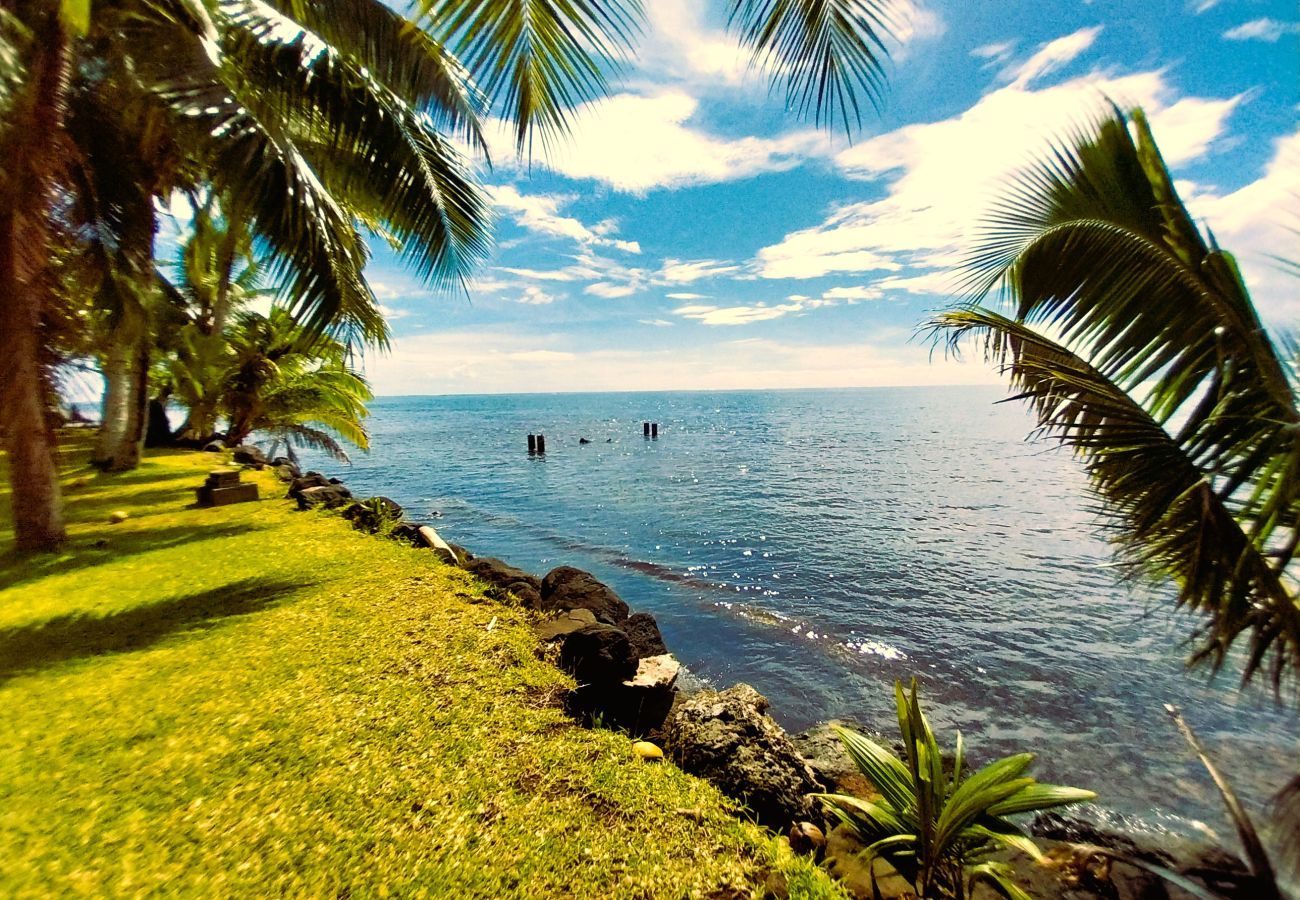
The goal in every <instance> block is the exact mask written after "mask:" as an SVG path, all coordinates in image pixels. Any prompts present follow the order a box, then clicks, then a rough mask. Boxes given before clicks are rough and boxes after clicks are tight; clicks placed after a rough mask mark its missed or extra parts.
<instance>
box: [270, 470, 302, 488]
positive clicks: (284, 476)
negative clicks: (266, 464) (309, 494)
mask: <svg viewBox="0 0 1300 900" xmlns="http://www.w3.org/2000/svg"><path fill="white" fill-rule="evenodd" d="M271 471H273V472H275V477H276V478H278V479H280V480H281V481H283V482H284V483H285V484H290V483H292V482H293V480H294V479H295V478H297V477H298V469H297V468H296V467H295V468H290V467H289V466H272V467H271Z"/></svg>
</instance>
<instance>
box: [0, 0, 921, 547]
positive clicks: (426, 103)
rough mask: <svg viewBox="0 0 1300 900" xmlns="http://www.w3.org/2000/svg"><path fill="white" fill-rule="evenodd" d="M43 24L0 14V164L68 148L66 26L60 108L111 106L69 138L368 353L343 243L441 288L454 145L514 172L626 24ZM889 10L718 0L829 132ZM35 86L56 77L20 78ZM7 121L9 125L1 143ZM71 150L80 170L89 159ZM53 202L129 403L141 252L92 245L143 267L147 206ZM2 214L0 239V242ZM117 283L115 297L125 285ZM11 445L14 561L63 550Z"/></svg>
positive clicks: (38, 13)
mask: <svg viewBox="0 0 1300 900" xmlns="http://www.w3.org/2000/svg"><path fill="white" fill-rule="evenodd" d="M48 6H49V4H47V3H42V2H40V0H0V11H3V12H4V13H5V16H4V17H3V18H2V19H0V104H5V103H9V102H10V100H9V99H8V98H9V97H10V96H17V97H34V98H38V99H39V101H40V102H39V103H37V104H36V105H35V106H33V107H32V108H33V109H34V110H37V112H36V113H33V114H32V115H29V116H27V118H25V119H24V118H22V117H18V116H11V115H9V116H6V118H5V120H4V122H3V124H0V129H2V130H3V131H4V134H3V135H2V136H0V147H3V148H4V149H5V150H6V158H14V159H18V160H20V161H22V160H26V161H33V160H35V161H45V160H57V159H62V158H66V157H69V156H72V155H73V154H71V153H56V152H53V151H54V150H55V149H57V148H56V147H55V146H54V144H55V143H57V144H58V146H59V147H63V146H65V145H69V144H70V143H71V142H69V141H68V140H67V139H66V138H67V135H66V128H65V127H64V124H65V122H64V114H63V111H64V103H63V96H64V94H65V93H66V88H65V85H66V82H67V78H66V77H64V76H65V73H67V72H68V71H69V68H70V67H71V66H72V60H73V57H72V53H71V45H70V44H69V42H68V41H67V39H66V30H65V25H64V21H65V18H66V20H67V21H75V22H76V23H77V25H78V27H79V28H80V30H81V32H82V33H88V36H87V38H86V39H84V40H79V41H78V42H77V43H76V50H77V56H76V61H77V65H76V66H75V67H72V68H74V69H75V72H76V73H77V74H78V76H79V77H81V78H82V79H83V80H85V81H87V82H88V84H87V90H86V91H85V92H84V95H82V96H84V99H85V100H86V101H87V102H94V101H96V100H102V99H103V98H105V97H109V96H111V97H113V100H112V101H111V105H110V106H108V107H107V108H106V109H104V110H103V111H104V112H105V113H120V116H118V117H117V118H116V119H114V118H113V116H112V115H107V114H106V115H101V116H99V117H94V116H89V117H86V118H85V119H84V121H87V122H90V123H95V122H99V123H101V124H103V125H104V127H105V129H106V130H108V131H110V132H111V131H113V130H116V131H117V132H118V133H119V134H120V135H121V138H122V139H121V141H120V143H121V144H122V145H123V146H125V147H131V148H134V150H133V155H134V156H135V163H137V164H138V166H137V167H133V168H132V169H130V170H128V171H131V172H132V173H133V175H134V176H135V177H134V178H133V181H134V182H135V187H136V188H137V190H136V194H137V195H138V196H142V197H147V198H152V197H158V196H166V195H167V194H169V193H170V192H171V191H173V190H175V189H177V188H186V187H189V188H194V187H195V186H197V185H198V184H199V183H200V182H204V181H206V182H209V183H210V184H211V186H212V188H213V190H214V191H215V192H216V193H217V194H218V195H219V196H221V197H222V199H223V204H225V211H226V212H227V213H228V214H229V215H230V216H232V217H233V218H234V219H237V220H240V221H247V222H249V223H250V227H251V228H252V230H253V232H254V234H255V235H256V237H257V240H258V242H259V245H260V246H261V247H262V248H263V249H264V250H265V251H266V253H267V255H268V257H269V260H270V262H269V265H270V269H271V272H272V275H273V277H274V280H275V281H276V282H277V283H279V284H280V285H281V287H282V297H281V300H282V302H283V303H284V304H285V305H286V307H288V308H289V309H290V310H292V311H293V313H294V314H295V315H296V316H298V317H299V318H300V319H301V321H302V322H303V323H304V324H305V325H306V327H307V328H308V329H309V330H310V331H312V332H313V333H322V332H326V331H330V330H332V329H340V328H341V329H344V330H346V331H348V332H349V333H350V334H352V335H353V336H356V337H359V338H360V339H362V340H367V341H370V342H375V343H379V344H382V343H383V342H384V340H385V338H386V336H387V331H386V327H385V325H384V322H383V319H382V317H381V316H380V314H379V313H378V305H377V303H376V302H375V299H374V296H373V294H372V293H371V292H370V290H369V287H368V286H367V285H366V283H365V280H364V278H363V277H362V275H361V272H362V268H363V266H364V264H365V260H366V245H365V241H364V239H363V232H364V231H366V230H370V231H382V232H383V233H384V234H385V235H386V236H389V237H391V238H392V239H393V240H395V241H396V242H397V243H398V244H399V245H400V246H401V248H402V253H403V255H404V256H405V258H406V259H407V261H408V262H409V263H410V264H411V266H412V267H413V269H414V270H415V271H416V272H417V274H419V275H420V276H421V277H423V278H425V279H426V280H428V281H429V282H431V283H434V284H440V285H450V284H456V283H458V282H460V281H461V280H462V279H463V277H464V276H465V274H466V273H467V272H468V271H469V270H470V269H471V268H472V267H473V265H474V264H475V263H476V262H477V261H478V260H480V259H481V258H482V257H483V256H484V254H485V253H486V250H487V227H488V223H489V215H488V209H487V205H486V201H485V198H484V194H483V192H482V191H481V189H480V187H479V185H478V183H477V181H476V180H475V178H474V176H473V174H472V173H471V171H470V168H469V165H468V163H467V161H466V160H465V159H463V158H462V156H461V154H460V153H459V152H458V151H457V149H456V141H455V140H454V139H455V138H460V139H461V140H463V141H465V142H467V143H468V144H469V145H470V146H473V147H477V148H479V149H480V150H484V149H485V143H484V141H483V138H482V134H481V123H482V122H483V121H484V120H485V119H486V118H487V117H488V116H490V115H497V116H500V117H502V118H504V119H506V120H508V121H510V122H511V123H513V125H514V126H515V129H516V138H517V143H518V146H519V149H520V151H521V152H522V151H523V150H525V149H526V148H527V146H528V144H529V140H530V137H531V136H532V135H533V134H538V135H540V136H541V138H542V140H543V141H545V140H547V139H549V138H550V137H553V136H555V135H558V134H560V133H563V132H564V131H565V129H566V128H567V126H568V124H569V122H570V114H571V112H572V110H573V109H574V108H575V107H576V106H578V105H580V104H582V103H585V102H587V101H590V100H592V99H594V98H596V97H599V96H601V95H602V94H603V92H604V90H605V86H606V77H607V75H608V74H609V73H611V72H613V71H615V70H616V69H617V66H618V63H619V62H620V61H621V60H622V59H624V58H625V57H626V56H627V54H628V52H629V51H630V48H631V45H632V39H633V37H634V34H635V31H636V29H637V24H638V21H639V19H640V15H641V8H640V3H639V0H419V2H417V3H415V4H413V5H411V6H410V7H408V9H409V13H410V17H409V18H408V16H406V15H403V14H401V13H398V12H395V11H394V10H392V9H390V8H389V7H388V6H387V5H385V4H384V3H382V2H379V0H337V2H331V3H329V4H324V3H308V2H303V0H268V2H253V0H230V2H223V3H216V2H210V0H151V2H147V3H146V2H143V0H105V2H96V3H95V4H94V18H93V21H92V20H91V16H90V4H89V3H88V0H63V3H62V6H63V8H64V11H65V13H66V15H65V17H63V18H61V17H59V16H56V15H54V14H53V13H51V12H49V10H48ZM891 6H892V3H891V0H792V2H788V3H772V2H770V0H730V2H729V3H728V7H729V9H730V13H731V23H732V26H733V28H734V29H735V30H736V32H737V33H738V35H739V37H740V40H741V42H742V43H743V44H744V45H745V46H747V47H748V48H750V49H751V51H752V52H753V54H754V58H755V60H756V62H758V63H759V64H761V65H762V66H764V67H766V68H768V69H769V70H770V71H772V72H773V73H775V74H774V77H776V78H779V79H781V80H783V83H784V85H785V91H786V98H787V101H788V103H789V105H791V106H793V107H795V108H797V109H798V110H799V111H800V112H801V113H808V114H811V115H813V116H814V117H815V118H816V119H817V120H818V121H819V122H822V121H827V122H830V121H832V120H834V119H836V118H837V117H838V118H839V119H840V120H842V121H843V123H844V126H845V127H846V128H850V127H852V124H853V123H855V122H857V121H858V120H859V119H860V115H861V109H860V105H859V98H866V99H867V100H869V101H870V102H871V103H873V104H874V103H875V102H877V100H878V98H879V95H880V92H881V90H882V87H883V83H884V76H883V72H884V68H883V60H884V57H885V55H886V54H885V51H884V48H883V45H882V43H881V39H882V37H883V36H884V35H886V34H888V33H889V32H890V31H892V30H893V29H894V28H895V27H896V22H895V21H894V19H893V17H892V14H891ZM413 23H414V24H413ZM416 24H418V26H420V27H415V25H416ZM11 25H13V26H14V27H10V26H11ZM23 35H35V36H36V39H34V40H26V39H25V38H21V36H23ZM46 38H48V39H46ZM11 57H12V58H13V60H16V61H14V62H13V63H12V64H10V63H9V62H7V61H6V60H9V59H10V58H11ZM42 60H43V61H44V62H42ZM37 63H39V64H37ZM49 72H55V73H58V77H54V78H48V77H47V78H45V80H44V81H42V80H41V78H42V77H44V76H43V75H42V73H49ZM41 85H46V86H47V88H48V86H49V85H53V86H54V90H53V91H52V92H51V90H48V89H46V88H42V87H40V86H41ZM110 88H111V90H110ZM42 91H44V92H42ZM19 105H21V104H19ZM13 108H14V109H17V108H18V106H17V105H15V106H14V107H13ZM37 124H39V125H40V127H36V125H37ZM17 125H23V126H24V127H11V126H17ZM78 146H79V147H80V149H81V150H87V149H89V148H92V147H93V146H95V141H94V140H93V139H92V140H89V141H87V142H82V143H80V144H79V145H78ZM11 151H12V152H11ZM87 159H89V160H93V157H91V156H90V155H89V154H87ZM83 163H84V161H83ZM20 168H21V167H20ZM82 168H83V169H85V168H88V166H87V165H84V164H83V166H82ZM38 174H39V175H40V177H37V178H26V179H25V180H23V181H22V183H21V184H19V183H17V182H16V181H15V182H12V183H4V184H0V208H2V209H7V210H13V209H23V210H37V211H47V210H52V208H53V206H54V205H55V203H54V197H53V196H52V195H53V194H54V191H53V190H52V188H53V187H54V185H55V184H56V178H55V175H56V174H57V173H56V172H55V171H54V170H51V171H48V172H43V173H38ZM102 182H103V179H102V178H96V177H95V176H94V174H93V173H91V174H89V175H87V176H86V177H82V178H80V179H68V180H65V181H64V182H62V183H60V184H59V186H60V187H61V188H62V194H61V195H60V196H64V197H67V196H70V195H73V194H74V193H75V192H74V187H75V185H78V184H80V185H94V184H96V183H102ZM45 185H49V189H47V188H46V187H45ZM79 199H82V200H84V199H86V198H84V197H82V198H79ZM92 199H94V198H93V197H92ZM20 200H21V201H31V202H18V201H20ZM64 205H66V206H68V207H70V208H74V209H75V208H78V207H80V208H82V209H90V210H91V211H92V212H93V213H96V214H97V215H94V216H91V217H89V218H87V219H85V220H81V221H78V222H77V223H76V224H77V225H78V227H79V228H80V229H81V230H82V232H83V233H88V234H90V235H91V238H92V239H93V240H95V241H100V242H103V241H104V239H105V237H107V238H108V243H109V244H113V245H114V247H113V250H114V252H105V253H103V254H102V256H103V259H104V260H105V278H106V279H107V281H106V284H107V285H108V286H109V288H111V289H110V290H106V291H104V292H103V296H104V299H105V301H106V302H108V303H109V304H110V306H111V309H110V313H111V315H112V316H113V320H114V321H115V322H117V323H119V324H120V325H121V328H120V329H118V330H116V337H117V340H116V341H115V343H117V344H120V345H122V346H120V347H114V348H111V352H110V357H111V359H112V365H110V366H108V367H107V368H108V372H107V373H106V374H108V375H109V376H110V378H111V379H112V380H115V381H116V382H118V383H119V387H118V388H116V389H110V391H109V393H110V394H113V393H114V390H116V393H115V394H114V396H115V397H121V396H125V397H134V398H138V399H139V402H140V404H142V403H143V398H144V396H145V394H144V390H143V378H144V373H145V372H146V371H147V369H148V365H147V363H148V359H147V356H145V355H144V351H147V346H146V345H144V341H143V338H142V334H144V333H145V332H146V331H147V327H148V326H147V317H146V316H145V315H144V313H143V311H142V310H141V309H138V308H137V307H136V304H137V303H138V302H139V301H140V299H141V298H142V297H147V296H148V293H149V290H148V289H147V288H145V287H144V285H145V283H146V281H147V280H148V278H149V276H148V275H146V274H144V273H142V272H140V271H139V267H138V266H135V265H127V266H123V265H120V263H122V262H124V261H126V260H132V261H134V260H138V259H141V258H144V256H145V255H146V254H145V253H143V252H142V248H141V247H140V246H137V245H135V244H134V242H130V241H128V242H126V243H125V244H123V243H122V242H121V241H119V240H118V239H117V233H116V232H115V230H114V226H116V225H119V224H122V223H125V222H144V223H146V225H151V227H148V228H146V229H145V230H146V231H147V233H148V234H149V236H150V240H149V244H148V246H149V248H150V249H152V236H153V234H154V233H155V232H156V218H155V217H154V214H153V210H152V201H149V202H147V203H146V202H145V201H142V200H137V201H136V202H134V203H133V204H132V205H131V210H132V211H130V212H128V210H127V209H126V208H125V207H121V208H109V209H104V208H100V207H99V206H98V205H97V204H96V203H83V204H77V203H65V204H64ZM13 218H14V217H13V216H12V215H9V216H8V217H7V218H5V219H3V220H0V239H3V238H4V237H5V235H6V234H7V233H8V231H6V228H8V229H9V230H12V225H11V224H10V225H7V224H6V223H10V222H11V220H12V219H13ZM28 221H29V220H23V223H24V227H26V228H28V232H27V233H25V234H24V235H23V236H22V240H21V241H20V244H21V246H24V247H28V248H40V247H42V246H43V241H42V240H40V239H39V238H40V234H39V233H38V231H39V230H37V231H32V230H31V228H30V226H28V225H27V222H28ZM133 230H134V229H133ZM3 242H4V241H3V240H0V243H3ZM117 250H123V251H124V252H125V253H126V254H127V255H126V257H122V256H121V255H120V254H119V253H117V252H116V251H117ZM37 255H39V249H38V251H37ZM148 255H149V256H150V257H151V256H152V254H151V253H150V254H148ZM15 272H16V270H15V269H14V266H13V265H7V264H6V263H5V261H4V258H3V254H0V298H3V299H2V300H0V302H3V304H4V307H5V308H4V311H3V313H0V315H5V316H7V317H8V318H9V319H11V320H12V325H13V327H7V328H5V329H4V330H3V332H0V334H2V335H3V337H2V338H0V342H2V343H0V358H3V359H5V360H6V365H8V366H10V367H14V368H15V369H16V368H18V367H22V366H27V367H28V368H30V369H31V370H32V373H33V374H32V375H31V376H30V377H21V378H19V377H16V378H12V379H9V378H7V379H6V380H5V385H6V388H7V389H8V390H9V393H10V395H11V397H12V399H13V400H14V401H15V402H5V403H4V404H3V407H0V414H2V415H3V416H4V422H3V423H0V424H2V425H3V428H4V430H5V431H6V433H9V434H19V433H24V432H25V431H29V430H30V429H31V428H32V427H33V423H34V422H35V421H36V419H37V418H38V416H37V415H36V412H37V410H36V405H37V404H36V401H35V400H34V399H33V398H37V397H38V396H39V391H38V388H39V383H38V378H37V377H36V375H38V374H39V372H38V371H37V368H36V363H35V362H33V360H35V358H36V350H37V349H38V346H37V345H38V343H39V342H38V340H37V333H36V321H35V319H36V313H31V314H29V313H30V312H31V311H33V310H36V311H38V310H39V309H40V308H41V307H42V305H43V303H44V302H45V300H44V299H43V294H42V291H43V288H42V286H41V285H40V284H39V283H38V282H36V281H32V280H31V279H20V278H19V277H18V275H17V274H15ZM131 282H134V283H135V285H136V290H135V291H131V290H128V289H126V288H127V285H128V284H129V283H131ZM18 294H22V296H21V297H18ZM11 298H16V299H11ZM24 310H26V311H28V312H24ZM142 321H143V322H144V324H143V325H141V322H142ZM6 324H9V322H6ZM142 346H143V347H144V350H143V351H142V350H141V347H142ZM118 373H123V374H120V375H119V374H118ZM132 379H134V381H133V380H132ZM20 400H21V402H18V401H20ZM137 408H139V407H137ZM116 409H117V405H114V410H116ZM124 415H128V416H129V415H130V412H129V411H128V412H127V413H124ZM112 418H113V419H115V420H117V419H120V418H121V417H120V416H118V415H116V414H115V415H114V416H113V417H112ZM142 419H143V416H142V414H141V416H140V420H141V421H142ZM110 427H111V428H112V429H113V434H114V435H115V436H117V437H114V438H112V439H111V440H106V442H105V446H104V448H103V452H102V453H101V456H102V457H103V458H104V462H105V464H106V465H107V466H109V467H111V468H120V467H129V466H130V465H132V464H133V460H134V459H135V457H136V455H137V453H138V450H137V449H136V448H138V443H137V442H136V441H137V438H136V435H137V433H138V432H139V431H142V428H141V429H137V428H134V427H132V425H131V423H130V421H127V423H126V424H125V425H118V424H114V425H111V426H110ZM25 447H26V448H27V449H28V450H31V449H32V448H33V447H37V452H30V453H27V454H26V455H25V456H22V458H21V459H20V458H18V457H14V460H13V461H14V464H15V465H14V468H13V471H14V485H15V503H14V510H15V515H16V516H17V517H20V518H21V519H22V520H23V523H22V524H21V525H20V526H19V528H18V531H19V533H20V535H24V537H21V538H20V542H22V543H23V545H24V546H29V547H36V546H48V545H51V544H55V543H57V542H58V540H59V539H60V538H61V536H62V531H61V526H58V524H57V519H58V516H57V506H58V490H57V484H56V482H55V481H54V476H53V469H52V467H50V465H49V463H48V460H47V462H46V463H45V464H44V468H43V469H42V468H41V464H40V459H39V458H47V457H48V453H47V452H45V451H46V450H48V447H45V448H43V449H41V448H40V446H39V445H37V444H33V443H28V444H26V445H25ZM20 471H21V472H22V475H21V476H20V475H19V472H20ZM20 495H21V496H20Z"/></svg>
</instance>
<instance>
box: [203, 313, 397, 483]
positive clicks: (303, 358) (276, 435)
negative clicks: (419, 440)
mask: <svg viewBox="0 0 1300 900" xmlns="http://www.w3.org/2000/svg"><path fill="white" fill-rule="evenodd" d="M306 337H309V336H308V335H306V334H304V330H303V328H302V326H300V325H298V324H297V323H296V322H295V321H294V320H293V317H292V316H290V315H289V313H288V312H286V311H285V310H283V309H273V310H271V313H270V315H267V316H262V315H260V314H258V313H242V314H240V315H239V317H238V321H237V323H236V325H235V327H234V328H233V329H232V330H231V334H230V349H231V355H230V360H229V363H228V365H227V367H226V370H225V372H224V373H223V375H222V378H221V381H222V382H223V384H224V386H225V389H224V391H223V393H222V406H223V409H224V411H225V413H226V415H227V417H228V420H229V424H228V427H227V431H226V445H227V446H230V447H235V446H238V445H239V444H242V443H243V442H244V441H245V440H247V439H248V437H249V436H250V435H252V434H254V433H256V434H258V435H261V436H265V437H268V438H270V439H271V440H272V441H273V442H276V443H280V442H283V443H285V444H288V445H289V446H290V447H293V446H297V447H312V448H315V449H317V450H323V451H325V452H327V453H329V454H330V455H332V456H334V457H335V458H336V459H339V460H343V461H346V460H347V453H346V452H345V451H344V449H343V445H342V443H340V441H345V442H347V443H349V444H352V445H353V446H355V447H358V448H359V449H362V450H365V449H368V448H369V446H370V439H369V435H368V434H367V433H366V429H365V426H364V425H363V422H362V420H363V419H365V417H366V416H367V415H368V413H367V411H366V403H367V402H368V401H369V400H370V399H371V394H370V389H369V387H368V386H367V385H366V382H365V379H364V378H362V377H361V376H360V375H359V374H357V373H356V372H354V371H352V369H351V368H349V366H348V364H347V360H348V355H349V354H348V349H347V347H346V346H345V345H344V344H343V343H342V342H340V341H338V340H335V339H334V338H330V337H317V338H314V339H312V340H310V341H309V340H305V339H304V338H306Z"/></svg>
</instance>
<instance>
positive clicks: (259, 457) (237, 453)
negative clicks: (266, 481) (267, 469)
mask: <svg viewBox="0 0 1300 900" xmlns="http://www.w3.org/2000/svg"><path fill="white" fill-rule="evenodd" d="M232 459H234V461H235V462H237V463H239V464H240V465H245V466H255V467H256V468H258V469H260V468H262V467H263V466H266V465H270V462H271V461H270V460H268V459H267V458H266V454H265V453H263V452H262V449H261V448H260V447H255V446H253V445H252V444H240V445H239V446H238V447H236V448H235V449H234V454H233V456H232Z"/></svg>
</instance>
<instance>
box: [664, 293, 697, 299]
mask: <svg viewBox="0 0 1300 900" xmlns="http://www.w3.org/2000/svg"><path fill="white" fill-rule="evenodd" d="M668 298H669V299H670V300H705V299H707V295H706V294H691V293H676V294H669V295H668Z"/></svg>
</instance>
